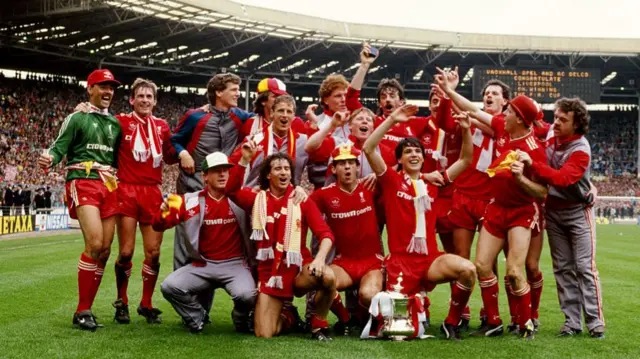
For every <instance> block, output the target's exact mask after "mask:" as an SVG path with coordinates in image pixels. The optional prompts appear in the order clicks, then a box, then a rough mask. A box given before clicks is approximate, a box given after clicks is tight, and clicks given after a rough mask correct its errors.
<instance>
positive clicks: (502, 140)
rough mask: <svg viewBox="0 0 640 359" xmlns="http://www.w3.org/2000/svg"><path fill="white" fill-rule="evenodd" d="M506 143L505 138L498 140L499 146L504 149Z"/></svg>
mask: <svg viewBox="0 0 640 359" xmlns="http://www.w3.org/2000/svg"><path fill="white" fill-rule="evenodd" d="M505 142H506V141H505V139H504V137H500V138H499V139H498V142H497V144H498V146H500V147H502V146H504V143H505Z"/></svg>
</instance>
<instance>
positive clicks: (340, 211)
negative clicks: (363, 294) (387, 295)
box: [311, 183, 382, 258]
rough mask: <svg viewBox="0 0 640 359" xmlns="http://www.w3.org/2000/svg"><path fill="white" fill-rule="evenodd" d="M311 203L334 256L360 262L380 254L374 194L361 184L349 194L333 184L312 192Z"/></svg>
mask: <svg viewBox="0 0 640 359" xmlns="http://www.w3.org/2000/svg"><path fill="white" fill-rule="evenodd" d="M311 199H313V201H314V202H315V203H316V204H317V206H318V209H319V210H320V212H322V213H323V214H324V215H325V216H326V221H327V224H328V225H329V227H330V228H331V231H332V232H333V235H334V236H335V238H336V241H335V246H336V253H337V254H338V255H341V256H342V257H345V258H364V257H369V256H372V255H376V254H381V253H382V249H381V248H380V232H379V231H378V219H377V217H376V208H375V201H374V194H373V192H371V191H369V190H367V189H366V188H364V186H363V185H362V183H360V184H358V185H357V186H356V188H355V189H354V190H353V192H351V193H349V192H347V191H345V190H343V189H341V188H340V186H338V184H336V183H334V184H331V185H329V186H327V187H324V188H321V189H319V190H316V191H314V192H313V194H312V195H311Z"/></svg>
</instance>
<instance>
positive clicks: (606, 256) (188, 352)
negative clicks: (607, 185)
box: [0, 225, 640, 359]
mask: <svg viewBox="0 0 640 359" xmlns="http://www.w3.org/2000/svg"><path fill="white" fill-rule="evenodd" d="M597 231H598V248H597V263H598V269H599V271H600V277H601V280H602V286H603V294H604V314H605V319H606V324H607V334H606V339H605V340H602V341H598V340H593V339H591V338H589V336H588V335H586V334H583V335H581V336H579V337H575V338H556V333H557V331H558V329H559V328H560V327H561V326H562V324H563V322H564V318H563V316H562V314H561V312H560V310H559V306H558V301H557V297H556V289H555V281H554V279H553V273H552V271H551V259H550V255H549V250H548V248H549V247H548V244H547V243H545V249H544V251H543V255H542V263H541V267H542V269H543V272H544V276H545V277H544V278H545V287H544V292H543V295H542V304H541V309H540V320H541V323H542V326H541V329H540V331H539V333H538V334H537V336H536V338H535V340H533V341H523V340H520V339H518V338H516V337H512V336H510V335H505V336H504V337H501V338H467V337H466V335H465V337H464V340H463V341H462V342H460V343H453V342H448V341H444V340H439V339H431V340H422V341H414V342H400V343H396V342H384V341H361V340H359V339H357V338H355V337H353V338H335V339H334V341H333V342H332V343H329V344H323V343H315V342H312V341H310V340H309V339H308V338H307V336H302V335H290V336H283V337H278V338H273V339H270V340H262V339H257V338H255V337H252V336H250V335H240V334H237V333H235V332H234V331H233V329H232V324H231V316H230V313H231V305H232V303H231V300H230V299H229V297H228V296H227V294H226V293H225V292H224V291H223V290H218V291H217V293H216V300H215V303H214V309H213V313H212V319H213V325H211V326H208V327H207V328H206V329H205V330H204V332H203V333H202V334H201V335H192V334H189V333H187V332H186V331H185V330H184V329H182V327H181V325H180V318H179V317H178V315H177V314H176V313H175V312H174V311H173V309H172V308H171V306H170V305H169V303H168V302H166V301H165V300H164V298H163V297H162V294H161V293H160V290H159V283H160V282H161V281H162V280H163V279H164V278H166V276H167V275H168V274H169V273H170V272H171V269H172V260H171V256H172V250H173V232H172V231H170V232H167V233H166V234H165V242H164V244H163V246H162V253H163V254H162V267H161V269H160V278H159V282H158V287H157V288H156V293H155V295H154V305H155V306H157V307H159V308H160V309H161V310H162V311H163V312H164V314H163V319H164V322H163V324H160V325H154V326H151V325H148V324H147V323H146V322H145V321H144V318H142V317H140V316H138V315H137V314H136V313H135V309H136V307H137V303H138V302H139V300H140V295H141V278H140V269H141V264H142V259H143V258H142V244H141V243H142V241H141V238H138V241H137V246H136V253H135V258H134V268H133V275H132V277H131V281H130V284H129V300H130V311H131V319H132V322H131V324H129V325H119V324H116V323H114V322H113V321H112V318H113V313H114V311H113V308H112V307H111V303H112V302H113V301H114V300H115V299H116V288H115V278H114V273H113V259H114V258H115V256H113V255H112V259H111V260H110V262H109V265H108V268H107V270H106V272H105V276H104V279H103V281H102V286H101V288H100V291H99V292H98V296H97V298H96V301H95V304H94V307H93V310H94V313H95V314H96V315H97V316H98V320H99V322H100V323H103V324H104V325H105V327H104V328H101V329H99V330H98V331H97V332H95V333H88V332H83V331H80V330H77V329H74V328H73V327H72V325H71V319H72V315H73V312H74V310H75V307H76V301H77V284H76V283H77V275H76V265H77V262H78V258H79V256H80V252H81V250H82V248H83V243H82V238H81V237H80V236H79V235H72V236H55V237H40V238H28V239H15V240H6V241H1V240H0V308H1V309H0V358H80V357H82V358H118V359H120V358H145V357H148V358H177V357H181V358H200V357H216V358H227V357H240V358H248V357H251V358H279V359H281V358H400V357H414V358H416V357H438V358H517V357H524V358H574V357H575V358H586V357H591V358H598V359H604V358H638V357H640V334H639V333H640V332H638V331H636V329H637V328H636V326H635V321H636V319H637V318H638V314H640V287H639V286H638V284H637V283H638V278H640V264H638V261H637V258H638V253H639V251H640V244H639V243H638V241H639V240H640V227H637V226H620V225H608V226H599V227H598V229H597ZM116 248H117V244H114V247H113V249H114V252H115V251H116V250H117V249H116ZM500 273H501V275H503V274H504V262H501V268H500ZM500 290H501V292H500V304H501V314H502V316H503V319H504V318H507V317H508V308H507V306H506V297H505V295H504V289H503V288H502V284H501V288H500ZM430 296H431V303H432V307H431V321H432V325H433V326H432V328H431V329H429V333H430V334H436V335H439V332H438V326H439V324H440V323H441V322H442V320H444V318H445V316H446V313H447V308H448V305H447V301H448V296H449V287H448V286H446V285H443V286H439V287H438V288H436V290H435V291H434V292H433V293H431V295H430ZM480 302H481V299H480V295H479V288H475V290H474V294H473V296H472V299H471V309H472V312H473V320H472V326H473V327H476V326H477V325H478V319H477V313H478V309H479V307H480ZM297 305H298V307H299V309H300V311H301V313H302V312H303V311H304V304H303V302H302V301H301V300H297ZM331 320H332V321H334V320H335V318H334V317H333V316H331Z"/></svg>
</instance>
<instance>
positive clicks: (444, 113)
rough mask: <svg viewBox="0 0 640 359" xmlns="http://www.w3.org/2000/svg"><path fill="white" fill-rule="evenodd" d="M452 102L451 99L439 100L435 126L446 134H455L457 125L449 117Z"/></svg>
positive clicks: (451, 117) (450, 116)
mask: <svg viewBox="0 0 640 359" xmlns="http://www.w3.org/2000/svg"><path fill="white" fill-rule="evenodd" d="M451 108H452V102H451V99H448V98H443V99H442V100H440V106H438V112H437V114H436V124H437V125H438V126H439V127H440V128H441V129H442V130H443V131H444V132H447V133H456V131H457V130H458V129H457V127H458V125H457V124H456V120H455V119H454V118H453V116H452V115H451Z"/></svg>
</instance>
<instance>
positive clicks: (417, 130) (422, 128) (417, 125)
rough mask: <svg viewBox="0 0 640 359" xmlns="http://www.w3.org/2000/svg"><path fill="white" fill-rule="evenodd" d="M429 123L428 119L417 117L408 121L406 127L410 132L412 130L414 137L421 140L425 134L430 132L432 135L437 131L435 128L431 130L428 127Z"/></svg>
mask: <svg viewBox="0 0 640 359" xmlns="http://www.w3.org/2000/svg"><path fill="white" fill-rule="evenodd" d="M429 122H430V119H429V118H427V117H418V118H415V119H413V120H411V121H409V124H408V126H409V127H410V128H411V130H413V136H414V137H417V138H421V137H422V136H424V134H425V132H427V131H430V132H432V133H435V132H434V131H435V130H437V128H436V129H435V130H432V129H431V128H430V126H429Z"/></svg>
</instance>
